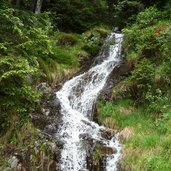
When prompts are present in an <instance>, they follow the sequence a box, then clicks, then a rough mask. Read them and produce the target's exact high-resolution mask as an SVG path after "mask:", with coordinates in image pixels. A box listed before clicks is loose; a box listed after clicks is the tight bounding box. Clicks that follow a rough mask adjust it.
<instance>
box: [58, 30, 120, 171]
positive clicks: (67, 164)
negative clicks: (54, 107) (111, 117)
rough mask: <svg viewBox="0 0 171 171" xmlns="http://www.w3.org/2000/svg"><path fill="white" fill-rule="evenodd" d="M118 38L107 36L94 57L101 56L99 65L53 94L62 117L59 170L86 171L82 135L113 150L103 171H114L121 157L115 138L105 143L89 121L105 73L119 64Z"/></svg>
mask: <svg viewBox="0 0 171 171" xmlns="http://www.w3.org/2000/svg"><path fill="white" fill-rule="evenodd" d="M122 39H123V35H122V34H116V33H112V34H111V35H110V36H108V38H107V40H106V43H105V44H104V46H103V47H102V50H101V53H100V55H99V56H98V58H100V57H101V56H103V57H104V56H105V58H104V59H103V60H102V61H101V63H100V64H97V65H95V66H93V67H92V68H90V69H89V70H88V71H87V72H85V73H83V74H81V75H78V76H76V77H74V78H72V79H71V80H69V81H67V82H66V83H65V84H64V85H63V87H62V89H61V90H60V91H58V92H57V93H56V96H57V98H58V99H59V101H60V104H61V111H60V114H61V116H62V123H61V124H60V126H59V129H58V132H57V134H56V136H57V137H58V138H59V139H60V140H61V141H62V142H63V143H64V146H63V149H62V150H61V158H60V163H59V165H60V166H59V167H60V170H61V171H87V163H86V157H87V153H88V152H87V151H88V148H89V145H86V143H85V140H84V138H83V137H85V136H86V137H88V138H89V139H91V140H92V141H93V142H95V141H97V140H98V141H102V142H103V143H104V144H106V146H109V147H111V148H116V149H117V153H116V154H113V155H110V156H106V166H105V167H106V168H105V171H116V170H117V167H116V165H117V162H118V160H119V158H120V155H121V153H120V151H121V146H120V144H119V141H118V138H117V137H118V135H116V136H115V137H113V138H112V139H111V140H110V141H109V140H105V139H104V138H102V137H101V132H102V131H103V130H105V128H104V127H103V126H99V125H98V124H96V123H95V122H93V121H91V120H90V118H91V115H92V108H93V105H94V103H95V102H96V99H97V97H98V95H99V93H100V91H101V90H102V89H103V87H104V85H105V83H106V81H107V78H108V76H109V74H110V73H111V72H112V71H113V69H114V68H115V67H116V66H118V65H119V62H120V57H121V42H122ZM109 43H110V45H109ZM106 49H107V53H106Z"/></svg>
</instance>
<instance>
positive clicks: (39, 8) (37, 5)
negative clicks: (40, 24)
mask: <svg viewBox="0 0 171 171" xmlns="http://www.w3.org/2000/svg"><path fill="white" fill-rule="evenodd" d="M42 3H43V0H37V4H36V9H35V14H40V13H41V9H42Z"/></svg>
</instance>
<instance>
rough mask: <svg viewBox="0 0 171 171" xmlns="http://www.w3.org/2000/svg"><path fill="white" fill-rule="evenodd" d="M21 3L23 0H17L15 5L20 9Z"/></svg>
mask: <svg viewBox="0 0 171 171" xmlns="http://www.w3.org/2000/svg"><path fill="white" fill-rule="evenodd" d="M20 5H21V0H17V2H16V5H15V7H16V8H17V9H20Z"/></svg>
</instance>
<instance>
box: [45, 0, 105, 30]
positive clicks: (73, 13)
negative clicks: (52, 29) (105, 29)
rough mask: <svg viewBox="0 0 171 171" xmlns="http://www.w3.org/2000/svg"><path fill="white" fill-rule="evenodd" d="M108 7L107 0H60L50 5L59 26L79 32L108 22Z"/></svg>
mask: <svg viewBox="0 0 171 171" xmlns="http://www.w3.org/2000/svg"><path fill="white" fill-rule="evenodd" d="M107 9H108V6H107V3H106V0H96V1H90V0H86V1H79V0H58V1H53V2H52V3H49V6H48V10H50V11H51V12H52V18H53V21H54V25H56V27H57V28H59V29H60V30H62V31H73V32H77V33H80V32H84V31H86V30H89V29H90V28H92V27H94V26H97V25H101V24H106V23H108V19H107V16H108V12H107Z"/></svg>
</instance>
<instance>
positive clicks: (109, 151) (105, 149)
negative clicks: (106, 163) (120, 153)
mask: <svg viewBox="0 0 171 171" xmlns="http://www.w3.org/2000/svg"><path fill="white" fill-rule="evenodd" d="M116 152H117V150H116V149H114V148H111V147H107V146H101V147H100V153H101V155H103V156H106V155H112V154H114V153H116Z"/></svg>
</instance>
